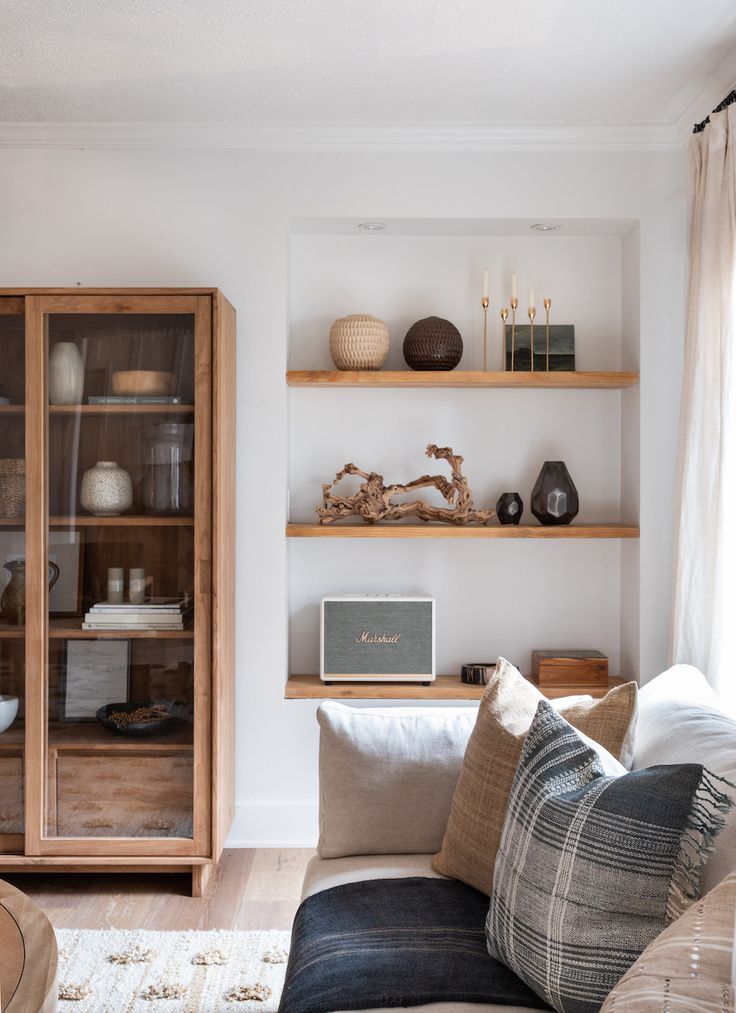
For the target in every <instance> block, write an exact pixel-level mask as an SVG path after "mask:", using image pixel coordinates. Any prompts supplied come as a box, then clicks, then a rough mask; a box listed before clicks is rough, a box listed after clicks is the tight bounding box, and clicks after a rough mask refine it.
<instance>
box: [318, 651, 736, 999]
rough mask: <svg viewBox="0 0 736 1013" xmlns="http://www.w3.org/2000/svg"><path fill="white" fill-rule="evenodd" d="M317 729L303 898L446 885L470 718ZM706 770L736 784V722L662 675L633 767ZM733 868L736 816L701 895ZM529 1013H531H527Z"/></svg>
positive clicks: (328, 724) (676, 675) (409, 717)
mask: <svg viewBox="0 0 736 1013" xmlns="http://www.w3.org/2000/svg"><path fill="white" fill-rule="evenodd" d="M318 720H319V723H320V728H321V734H320V841H319V848H318V854H317V856H316V857H315V858H313V859H312V861H311V862H310V863H309V866H308V868H307V871H306V875H305V879H304V886H303V894H302V898H303V899H304V898H306V897H308V896H311V895H312V894H315V893H317V892H319V891H320V890H325V889H328V888H330V887H333V886H338V885H340V884H343V883H350V882H356V881H359V880H371V879H380V878H392V877H406V876H432V877H435V876H436V875H437V874H436V873H435V872H434V871H433V869H432V866H431V858H432V855H433V854H434V853H435V852H436V851H438V850H439V847H440V844H441V841H442V836H443V834H444V829H445V825H446V823H447V817H448V813H449V808H450V801H451V799H452V793H453V790H454V787H455V783H456V781H457V777H458V774H459V771H460V767H461V765H462V759H463V753H464V749H465V743H466V742H467V739H468V736H469V734H470V731H471V730H472V727H473V724H474V721H475V708H473V707H458V708H451V707H442V708H436V709H435V708H431V709H430V708H396V709H394V708H390V709H389V708H379V709H373V708H371V709H367V708H356V707H348V706H345V705H342V704H338V703H332V702H331V703H327V704H323V705H322V706H321V707H320V709H319V711H318ZM681 762H699V763H704V764H705V765H706V766H708V767H709V768H710V769H711V770H713V771H714V772H715V773H717V774H719V775H721V776H723V777H727V778H729V780H731V781H734V780H736V720H733V719H732V718H730V717H729V716H727V715H726V714H724V713H723V712H722V711H721V710H720V707H719V701H718V699H717V697H716V696H715V694H714V693H713V691H712V690H711V689H710V688H709V687H708V685H707V684H706V682H705V680H704V678H703V676H702V675H701V674H700V673H699V672H698V671H697V670H696V669H693V668H690V667H689V666H677V667H675V668H673V669H670V670H669V671H668V672H665V673H663V675H661V676H659V677H658V678H657V679H655V680H653V681H652V682H651V683H649V684H648V685H647V686H646V687H644V689H643V690H642V691H640V693H639V714H638V723H637V727H636V733H635V739H634V758H633V764H632V767H633V768H641V767H647V766H653V765H655V764H660V763H681ZM734 869H736V820H735V819H734V818H733V817H732V818H731V820H730V822H729V825H728V826H727V828H726V830H724V832H723V833H722V834H721V835H720V837H719V839H718V844H717V848H716V851H715V853H714V855H713V856H712V858H711V859H710V860H709V863H708V866H707V868H706V872H705V877H704V883H703V887H704V891H703V892H707V891H708V890H710V889H712V888H713V887H714V886H715V885H717V883H719V882H720V881H721V880H722V879H723V878H724V877H725V876H726V875H727V874H728V873H729V872H731V871H733V870H734ZM414 1009H416V1010H420V1011H426V1013H449V1011H453V1013H508V1011H509V1010H510V1009H516V1010H525V1011H528V1007H509V1006H497V1005H487V1004H468V1003H434V1004H431V1005H429V1006H421V1007H414ZM529 1013H530V1011H529Z"/></svg>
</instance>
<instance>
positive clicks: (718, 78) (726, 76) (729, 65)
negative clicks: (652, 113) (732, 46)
mask: <svg viewBox="0 0 736 1013" xmlns="http://www.w3.org/2000/svg"><path fill="white" fill-rule="evenodd" d="M734 87H736V52H733V53H730V54H729V55H728V57H727V59H725V60H724V61H723V63H722V64H721V65H720V67H719V68H718V70H716V72H715V73H714V74H713V76H712V77H711V79H710V80H709V81H708V84H707V85H706V86H705V88H703V89H702V91H701V92H700V93H699V94H698V96H697V97H696V98H695V99H693V101H692V102H691V103H690V104H689V105H688V106H687V107H686V108H685V109H684V110H683V112H682V114H681V115H680V116H678V118H677V120H676V121H675V123H674V129H675V133H676V134H677V137H678V138H679V143H680V144H681V145H682V144H686V143H687V141H688V138H689V137H690V135H691V134H692V132H693V127H694V126H695V124H696V123H700V122H701V121H702V120H704V119H705V117H706V116H708V115H709V113H711V112H712V111H713V110H714V109H715V107H716V106H717V105H718V104H719V103H720V102H722V101H723V99H724V98H725V97H726V95H728V93H729V92H730V91H732V90H733V88H734Z"/></svg>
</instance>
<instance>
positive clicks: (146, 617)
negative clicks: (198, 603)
mask: <svg viewBox="0 0 736 1013" xmlns="http://www.w3.org/2000/svg"><path fill="white" fill-rule="evenodd" d="M191 618H192V611H191V610H189V611H187V612H182V613H180V614H178V615H167V614H166V613H160V614H157V615H155V616H152V615H150V614H149V613H147V612H128V613H126V614H125V615H116V614H115V613H109V612H88V613H87V615H86V616H85V617H84V621H85V622H86V623H92V624H93V625H95V626H130V625H137V624H140V623H143V624H145V625H147V626H162V625H163V626H184V625H185V623H186V622H188V620H189V619H191Z"/></svg>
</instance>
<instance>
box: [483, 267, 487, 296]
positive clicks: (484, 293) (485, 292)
mask: <svg viewBox="0 0 736 1013" xmlns="http://www.w3.org/2000/svg"><path fill="white" fill-rule="evenodd" d="M483 298H484V299H487V298H488V268H486V269H485V271H484V272H483Z"/></svg>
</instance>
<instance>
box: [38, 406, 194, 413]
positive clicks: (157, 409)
mask: <svg viewBox="0 0 736 1013" xmlns="http://www.w3.org/2000/svg"><path fill="white" fill-rule="evenodd" d="M193 411H194V405H193V404H81V405H80V404H64V405H51V407H50V408H49V415H72V416H73V415H182V414H183V415H191V414H192V413H193Z"/></svg>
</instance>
